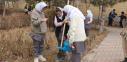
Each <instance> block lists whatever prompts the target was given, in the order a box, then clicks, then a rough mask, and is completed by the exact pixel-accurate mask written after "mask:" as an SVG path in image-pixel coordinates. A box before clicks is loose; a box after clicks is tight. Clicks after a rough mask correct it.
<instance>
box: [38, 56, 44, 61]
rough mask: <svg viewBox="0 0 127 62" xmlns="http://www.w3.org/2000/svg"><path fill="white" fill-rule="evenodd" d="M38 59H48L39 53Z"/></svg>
mask: <svg viewBox="0 0 127 62" xmlns="http://www.w3.org/2000/svg"><path fill="white" fill-rule="evenodd" d="M38 59H39V60H41V61H46V59H45V58H44V57H43V56H42V55H39V56H38Z"/></svg>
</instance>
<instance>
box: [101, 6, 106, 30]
mask: <svg viewBox="0 0 127 62" xmlns="http://www.w3.org/2000/svg"><path fill="white" fill-rule="evenodd" d="M105 12H106V4H103V5H102V15H101V16H102V18H101V25H100V29H99V32H103V31H104V21H105Z"/></svg>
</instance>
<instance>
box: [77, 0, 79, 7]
mask: <svg viewBox="0 0 127 62" xmlns="http://www.w3.org/2000/svg"><path fill="white" fill-rule="evenodd" d="M78 7H79V0H77V8H78Z"/></svg>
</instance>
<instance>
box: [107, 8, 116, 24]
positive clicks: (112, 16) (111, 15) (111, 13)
mask: <svg viewBox="0 0 127 62" xmlns="http://www.w3.org/2000/svg"><path fill="white" fill-rule="evenodd" d="M116 15H117V14H116V13H115V9H113V11H111V12H110V14H109V17H108V18H109V23H108V25H109V26H112V22H113V19H114V18H115V17H116Z"/></svg>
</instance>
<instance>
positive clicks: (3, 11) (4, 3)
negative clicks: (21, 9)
mask: <svg viewBox="0 0 127 62" xmlns="http://www.w3.org/2000/svg"><path fill="white" fill-rule="evenodd" d="M5 11H6V10H5V2H4V4H3V16H5Z"/></svg>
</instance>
